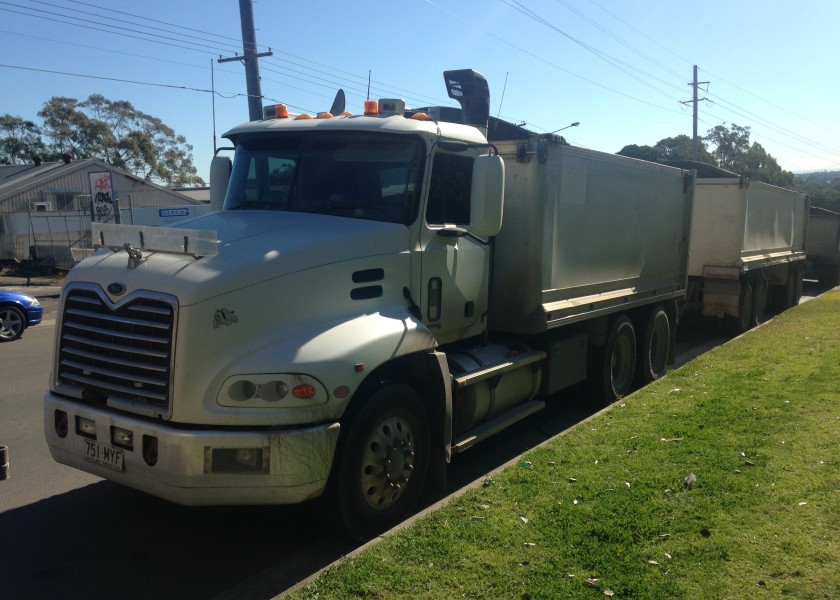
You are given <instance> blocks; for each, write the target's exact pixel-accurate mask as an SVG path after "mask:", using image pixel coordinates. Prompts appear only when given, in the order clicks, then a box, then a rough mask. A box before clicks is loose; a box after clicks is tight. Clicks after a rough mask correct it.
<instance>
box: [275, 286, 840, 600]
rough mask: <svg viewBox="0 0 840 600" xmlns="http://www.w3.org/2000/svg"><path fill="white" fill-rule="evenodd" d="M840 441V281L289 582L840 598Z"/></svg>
mask: <svg viewBox="0 0 840 600" xmlns="http://www.w3.org/2000/svg"><path fill="white" fill-rule="evenodd" d="M838 441H840V292H832V293H829V294H825V295H823V296H822V297H820V298H818V299H816V300H812V301H810V302H808V303H806V304H804V305H802V306H799V307H797V308H795V309H793V310H790V311H788V312H786V313H784V314H783V315H781V316H779V317H776V318H775V319H774V320H773V321H771V322H770V323H768V324H766V325H765V326H763V327H761V328H759V329H757V330H755V331H753V332H751V333H750V334H748V335H746V336H743V337H741V338H739V339H736V340H733V341H732V342H730V343H728V344H726V345H725V346H721V347H719V348H717V349H715V350H713V351H711V352H709V353H707V354H705V355H703V356H702V357H700V358H698V359H697V360H695V361H693V362H691V363H689V364H688V365H686V366H685V367H683V368H681V369H679V370H677V371H674V372H672V373H670V374H669V375H668V376H667V377H665V378H664V379H662V380H661V381H658V382H656V383H654V384H653V385H650V386H648V387H647V388H645V389H643V390H641V391H640V392H638V393H636V394H634V395H633V396H631V397H629V398H627V399H626V400H624V401H622V402H621V403H620V404H617V405H615V406H614V407H613V408H612V410H610V411H607V412H605V413H602V414H600V415H598V416H596V417H595V418H594V419H591V420H589V421H586V422H585V423H582V424H581V425H579V426H577V427H576V428H575V429H574V430H572V431H570V432H568V433H567V434H566V435H563V436H560V437H558V438H555V439H553V440H551V441H550V442H548V443H546V444H545V445H543V446H541V447H539V448H537V449H535V450H533V451H531V452H529V453H527V454H526V455H524V456H523V459H522V462H520V463H519V464H517V465H516V466H512V467H509V468H507V469H505V470H503V471H502V472H500V473H498V474H495V475H493V477H492V478H489V479H487V480H486V481H485V482H484V485H483V486H481V487H477V488H474V489H472V490H470V491H468V492H467V493H465V494H463V495H461V496H460V497H458V498H456V499H454V500H453V501H452V502H450V503H449V504H447V505H446V506H445V507H443V508H442V509H440V510H438V511H435V512H434V513H431V514H430V515H428V516H426V517H424V518H422V519H420V520H419V521H417V522H416V523H414V524H413V525H412V526H410V527H408V528H405V529H403V530H400V531H398V532H396V533H394V534H392V535H389V536H387V537H386V538H385V539H384V540H383V541H381V542H380V543H378V544H376V545H374V546H371V547H369V548H368V549H366V550H365V551H363V552H362V553H360V554H359V555H357V556H354V557H352V558H347V559H345V560H344V561H342V563H341V564H339V565H338V566H336V567H334V568H331V569H329V570H328V571H326V572H325V573H324V574H323V575H322V576H321V577H320V578H318V579H317V580H315V581H313V582H312V583H310V584H309V585H307V586H305V587H302V588H300V589H298V590H295V591H294V592H292V593H290V594H289V596H290V597H292V598H346V597H361V598H382V599H390V598H446V599H450V598H483V599H489V598H511V599H537V598H604V597H605V596H607V597H609V596H612V597H615V598H642V599H655V598H669V599H670V598H690V599H695V598H714V599H719V598H750V599H752V598H795V599H797V600H799V599H809V598H825V599H833V598H840V456H838V450H840V447H838ZM486 443H492V441H489V442H486ZM473 451H474V452H475V451H479V452H480V451H481V450H480V447H478V448H476V449H475V450H473ZM689 474H693V475H694V477H696V481H695V482H694V483H693V484H692V485H691V486H686V485H685V478H686V477H688V476H689Z"/></svg>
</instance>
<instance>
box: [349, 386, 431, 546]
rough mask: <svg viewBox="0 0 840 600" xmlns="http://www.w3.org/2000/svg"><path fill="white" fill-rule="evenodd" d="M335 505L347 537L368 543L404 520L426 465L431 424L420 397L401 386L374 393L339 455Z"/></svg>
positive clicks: (414, 501)
mask: <svg viewBox="0 0 840 600" xmlns="http://www.w3.org/2000/svg"><path fill="white" fill-rule="evenodd" d="M337 452H338V453H339V454H338V456H337V459H336V463H335V465H336V467H337V469H338V470H337V472H336V474H335V476H336V479H335V486H334V488H333V494H334V498H333V500H334V502H335V503H336V504H337V508H338V510H339V512H340V515H341V520H342V522H343V524H344V526H345V527H346V529H347V531H348V532H349V533H350V535H352V536H353V537H354V538H356V539H358V540H367V539H370V538H371V537H373V536H375V535H377V534H378V533H381V532H383V531H385V530H387V529H390V528H391V527H393V526H394V525H397V524H398V523H400V522H401V521H402V520H404V519H405V518H406V517H408V515H409V514H410V512H411V510H412V509H413V508H414V506H415V504H416V503H417V500H418V498H419V497H420V493H421V491H422V488H423V483H424V480H425V478H426V471H427V469H428V465H429V423H428V417H427V415H426V411H425V409H424V407H423V403H422V400H421V399H420V396H419V395H418V394H417V392H415V391H414V390H413V389H412V388H410V387H408V386H406V385H402V384H389V385H386V386H384V387H382V388H380V389H379V390H377V391H375V392H374V393H373V394H372V395H371V396H370V398H369V399H368V400H367V401H366V402H365V403H364V405H363V406H362V407H361V409H360V410H359V412H358V413H357V414H356V416H355V418H353V420H352V422H351V423H350V424H349V431H348V432H347V436H346V438H344V440H343V443H342V444H341V445H340V446H339V448H338V449H337Z"/></svg>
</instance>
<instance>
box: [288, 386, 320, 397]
mask: <svg viewBox="0 0 840 600" xmlns="http://www.w3.org/2000/svg"><path fill="white" fill-rule="evenodd" d="M317 393H318V390H316V389H315V386H314V385H310V384H308V383H301V384H300V385H296V386H295V387H294V389H293V390H292V396H294V397H295V398H300V399H301V400H309V399H310V398H314V397H315V394H317Z"/></svg>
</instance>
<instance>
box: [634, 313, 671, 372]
mask: <svg viewBox="0 0 840 600" xmlns="http://www.w3.org/2000/svg"><path fill="white" fill-rule="evenodd" d="M640 342H641V343H640V344H639V348H638V352H639V365H638V376H637V379H638V381H639V383H640V384H641V385H647V384H648V383H650V382H652V381H656V380H657V379H659V378H660V377H663V376H665V374H666V373H667V372H668V355H669V354H670V352H671V323H670V321H669V320H668V313H666V312H665V309H664V308H662V307H661V306H657V307H656V308H654V309H653V310H652V311H651V313H650V315H649V317H648V320H647V324H646V325H645V335H644V338H642V339H641V340H640Z"/></svg>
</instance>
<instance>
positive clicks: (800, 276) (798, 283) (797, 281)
mask: <svg viewBox="0 0 840 600" xmlns="http://www.w3.org/2000/svg"><path fill="white" fill-rule="evenodd" d="M804 280H805V272H804V271H800V270H797V271H796V272H795V273H794V274H793V303H792V304H791V306H796V305H797V304H799V301H800V300H802V285H803V283H804Z"/></svg>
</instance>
